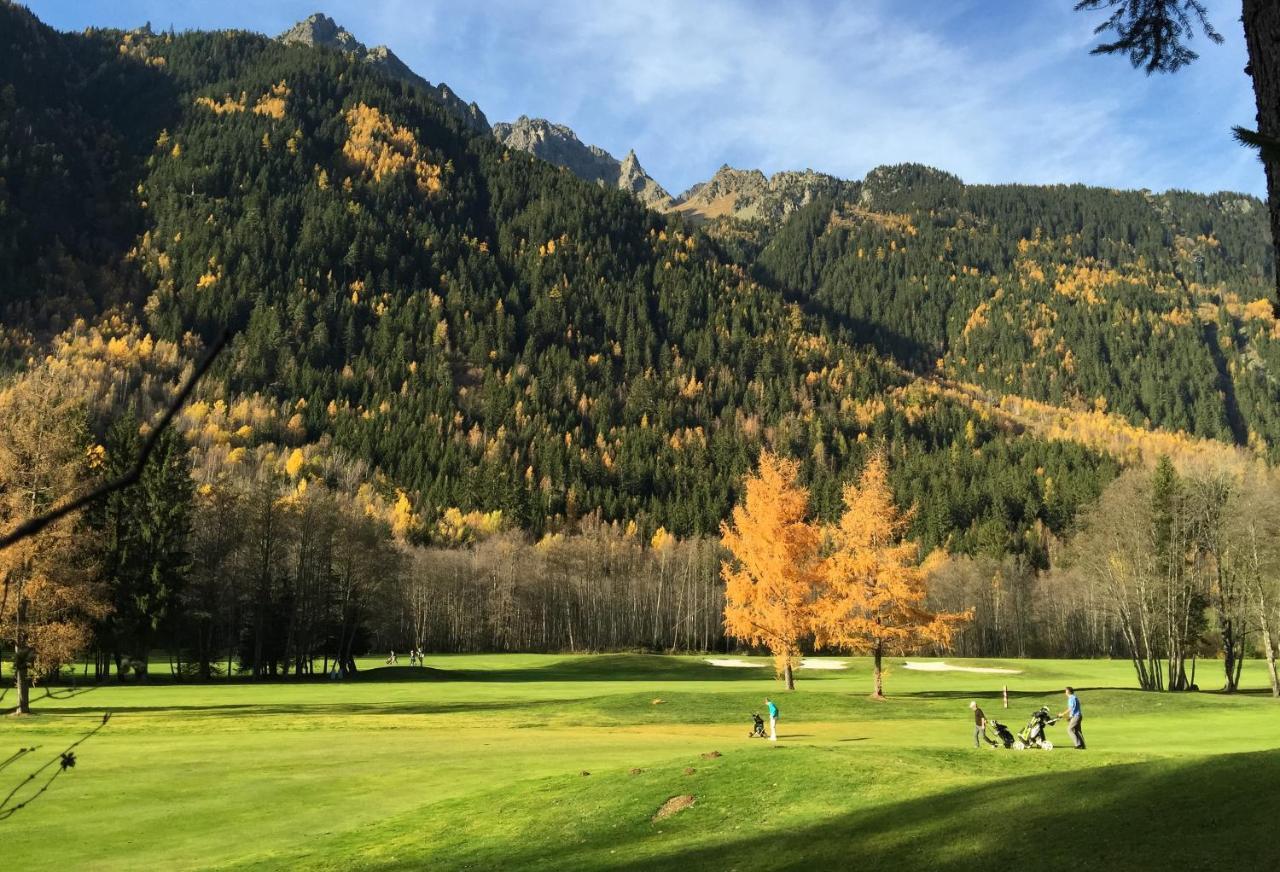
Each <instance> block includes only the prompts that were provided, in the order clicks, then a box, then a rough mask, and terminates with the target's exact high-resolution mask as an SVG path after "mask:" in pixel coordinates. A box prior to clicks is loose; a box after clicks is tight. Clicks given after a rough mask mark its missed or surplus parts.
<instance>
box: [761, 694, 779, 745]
mask: <svg viewBox="0 0 1280 872" xmlns="http://www.w3.org/2000/svg"><path fill="white" fill-rule="evenodd" d="M764 704H765V705H767V706H768V707H769V741H770V742H776V741H778V706H777V704H776V703H775V702H774V701H773V700H771V699H769V697H767V696H766V697H765V698H764Z"/></svg>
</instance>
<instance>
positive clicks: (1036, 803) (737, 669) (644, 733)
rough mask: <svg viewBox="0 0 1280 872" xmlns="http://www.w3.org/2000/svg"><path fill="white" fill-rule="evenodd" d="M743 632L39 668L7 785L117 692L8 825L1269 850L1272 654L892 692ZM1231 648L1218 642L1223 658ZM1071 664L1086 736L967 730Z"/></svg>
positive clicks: (1172, 856)
mask: <svg viewBox="0 0 1280 872" xmlns="http://www.w3.org/2000/svg"><path fill="white" fill-rule="evenodd" d="M734 659H735V660H736V665H735V666H720V665H712V663H710V662H708V660H707V659H706V658H701V657H692V656H690V657H676V656H660V655H596V656H554V655H476V656H466V655H455V656H438V657H430V656H429V657H428V658H427V666H426V667H410V666H385V665H383V664H382V661H381V660H366V661H362V662H361V664H360V665H361V670H360V672H359V674H358V677H357V678H355V679H353V680H348V681H330V680H326V679H316V680H311V681H305V682H295V681H288V680H284V681H279V682H271V683H266V682H259V683H252V682H248V681H239V680H235V681H230V682H227V681H215V682H213V683H207V684H178V683H172V682H169V681H166V680H165V679H164V678H163V677H161V676H159V675H153V676H152V678H151V680H150V682H149V683H146V684H136V683H128V684H114V683H111V684H103V685H99V686H95V685H88V686H80V687H74V686H72V685H70V684H68V685H66V686H60V687H50V688H47V689H46V688H37V690H36V691H35V693H34V694H33V700H32V702H33V709H34V711H35V712H36V714H35V715H33V716H31V717H27V718H5V719H3V720H0V751H2V752H3V754H0V757H7V756H8V755H9V754H10V753H11V752H14V751H17V750H18V749H19V748H23V747H30V746H31V745H36V746H38V748H37V751H35V752H34V753H32V754H29V755H27V756H25V757H23V758H22V759H20V760H18V761H17V762H15V763H13V764H12V765H10V766H8V767H6V768H5V769H4V770H3V771H2V772H0V775H2V776H3V783H2V784H0V786H3V788H4V792H6V793H7V792H8V791H9V790H10V789H11V788H13V787H15V786H18V785H19V784H20V782H21V781H22V779H23V778H25V777H26V774H27V773H28V772H29V771H31V770H33V769H35V768H36V767H38V766H39V765H40V764H42V763H44V762H46V760H47V759H51V758H56V757H57V754H58V752H60V751H61V750H63V749H64V748H65V747H66V746H68V745H70V743H71V742H74V741H75V740H76V739H77V738H79V737H81V736H83V735H84V734H85V733H87V732H88V731H89V730H91V729H92V728H93V727H94V726H95V725H97V724H98V723H100V722H101V718H102V714H103V712H105V711H110V712H111V713H112V718H111V720H110V722H109V724H108V725H107V726H106V727H105V728H104V729H102V730H101V731H100V732H98V733H97V734H96V735H94V736H93V737H92V738H90V739H89V740H88V741H86V742H84V743H83V744H82V745H80V746H79V747H78V748H77V749H76V753H77V764H76V766H75V768H74V769H71V770H68V771H67V772H65V773H64V774H63V775H62V776H61V777H59V778H57V779H55V780H54V782H53V783H52V785H51V786H50V787H49V789H48V790H47V791H46V792H45V793H44V794H43V795H40V796H38V797H37V798H36V799H35V800H34V801H33V802H32V803H31V804H30V805H29V806H27V807H26V808H24V809H22V810H20V811H19V812H17V813H16V814H15V815H13V816H12V817H10V818H8V819H7V820H4V821H2V822H0V844H3V855H4V864H3V865H4V867H5V868H8V869H26V870H34V869H87V868H93V869H148V868H150V869H168V868H215V869H221V868H231V869H283V868H308V869H310V868H316V869H350V868H370V869H384V868H385V869H390V868H404V869H414V868H430V869H557V870H560V869H648V868H676V867H679V868H681V869H685V870H689V869H742V870H746V869H752V868H771V869H777V868H788V869H802V868H858V869H943V870H945V869H971V868H978V867H989V868H1000V869H1006V868H1017V867H1019V866H1024V865H1028V864H1036V865H1037V866H1041V867H1045V868H1055V867H1064V868H1070V867H1072V866H1073V865H1074V866H1076V867H1077V868H1103V867H1109V868H1116V869H1169V868H1179V869H1217V868H1227V867H1230V868H1237V869H1264V868H1275V866H1276V864H1277V863H1278V862H1280V844H1278V843H1277V840H1276V839H1275V837H1274V826H1275V823H1276V821H1277V816H1278V815H1280V794H1278V793H1277V792H1276V788H1275V786H1276V784H1277V783H1280V755H1278V754H1277V749H1278V748H1280V704H1278V703H1277V702H1276V701H1275V700H1273V699H1272V698H1271V697H1270V695H1269V694H1268V693H1266V692H1264V688H1265V686H1266V675H1265V667H1264V665H1263V664H1262V663H1260V662H1252V661H1251V662H1249V663H1247V664H1246V667H1245V670H1244V680H1243V685H1244V688H1245V689H1244V691H1243V692H1241V693H1238V694H1234V695H1230V696H1228V695H1223V694H1218V693H1213V692H1200V693H1185V694H1160V693H1144V692H1141V691H1138V690H1136V689H1134V682H1133V676H1132V669H1131V667H1130V665H1129V664H1128V663H1127V662H1123V661H1099V660H1095V661H1065V660H1061V661H1049V660H1000V661H992V660H983V661H967V660H961V659H951V660H947V661H945V663H943V662H941V661H926V660H923V659H917V658H911V659H910V660H909V661H908V660H904V659H902V658H894V659H893V660H891V661H889V664H888V672H887V675H886V691H887V693H888V695H889V699H888V700H887V701H884V702H877V701H873V700H871V699H869V698H868V692H869V690H870V663H869V661H866V660H863V659H860V658H849V659H846V658H839V659H828V658H824V659H823V660H822V661H820V662H818V663H814V664H813V666H815V667H822V668H801V669H800V670H798V673H797V690H796V691H795V692H793V693H784V692H781V691H780V689H779V685H778V683H777V682H776V681H775V680H774V678H773V670H772V668H771V664H770V662H769V661H767V660H765V659H763V658H734ZM908 662H911V663H913V664H916V665H920V664H924V665H926V666H927V667H930V668H926V669H918V668H907V667H906V664H907V663H908ZM1216 666H1217V664H1215V663H1212V662H1209V663H1202V664H1201V667H1202V673H1201V676H1202V680H1203V682H1204V683H1205V684H1210V683H1211V682H1212V681H1213V680H1214V679H1216V674H1214V673H1213V670H1214V668H1215V667H1216ZM753 667H754V668H753ZM833 667H834V668H833ZM838 667H844V668H838ZM944 667H945V668H944ZM954 667H967V668H978V669H984V670H985V669H992V670H995V669H999V670H1011V671H1007V672H982V671H962V670H957V669H955V668H954ZM154 668H155V670H156V672H159V671H160V664H159V663H157V664H156V665H155V667H154ZM1068 683H1070V684H1073V685H1074V686H1075V687H1076V690H1077V692H1078V693H1079V695H1080V698H1081V702H1082V705H1083V709H1084V715H1085V719H1084V732H1085V735H1086V737H1087V740H1088V743H1089V749H1088V750H1087V751H1084V752H1076V751H1073V750H1072V749H1071V747H1070V741H1069V740H1068V738H1067V734H1066V728H1065V722H1059V723H1058V724H1056V725H1055V726H1052V727H1050V728H1049V731H1048V735H1049V738H1050V740H1052V741H1053V742H1054V744H1055V746H1056V747H1055V749H1054V750H1052V751H1043V750H1025V751H1017V750H1004V749H998V750H991V749H986V748H984V749H982V750H975V749H974V748H973V747H972V742H973V729H972V725H973V719H972V715H971V713H970V711H969V709H968V703H969V701H970V700H971V699H976V700H977V701H978V702H979V704H980V705H981V706H983V707H984V709H985V710H986V712H987V715H988V717H989V718H991V719H995V720H999V721H1001V722H1002V723H1006V724H1008V725H1009V726H1010V728H1011V729H1012V730H1014V731H1015V732H1016V731H1017V730H1019V729H1020V728H1021V727H1022V726H1023V725H1024V724H1025V722H1026V720H1027V718H1028V717H1029V715H1030V714H1031V712H1032V711H1034V710H1035V709H1036V708H1038V707H1039V706H1041V705H1048V706H1050V708H1051V709H1052V710H1053V712H1054V713H1055V714H1056V713H1057V712H1058V711H1060V710H1061V709H1062V708H1063V694H1062V687H1063V686H1064V685H1065V684H1068ZM1005 684H1007V685H1008V688H1009V708H1008V710H1007V711H1006V710H1005V709H1004V708H1003V706H1002V702H1001V691H1002V687H1003V686H1004V685H1005ZM766 695H770V696H771V697H772V698H773V699H775V700H776V701H777V702H778V704H779V706H780V708H781V718H780V719H779V722H778V737H779V740H778V742H777V744H776V745H774V744H772V743H770V742H768V741H767V740H761V739H750V738H748V733H749V731H750V726H751V715H752V713H753V712H757V711H763V709H764V697H765V696H766ZM51 768H52V767H51ZM48 771H49V770H46V773H45V774H46V775H47V774H48ZM33 783H34V784H37V785H38V784H39V783H40V781H36V782H33ZM24 790H26V791H27V792H30V788H24ZM23 795H24V793H23V791H22V790H20V791H19V793H18V799H21V797H22V796H23ZM682 797H683V798H684V799H681V798H682ZM673 798H675V799H676V801H675V802H674V803H672V804H671V805H670V806H668V810H670V809H671V808H675V809H677V810H676V811H674V812H673V813H671V814H670V815H669V816H666V817H656V815H657V813H658V812H659V809H661V808H663V806H664V804H667V803H668V801H669V800H672V799H673Z"/></svg>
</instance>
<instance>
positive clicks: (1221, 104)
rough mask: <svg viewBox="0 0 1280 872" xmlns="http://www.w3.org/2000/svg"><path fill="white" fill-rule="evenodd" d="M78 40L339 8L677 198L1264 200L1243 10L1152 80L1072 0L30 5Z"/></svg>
mask: <svg viewBox="0 0 1280 872" xmlns="http://www.w3.org/2000/svg"><path fill="white" fill-rule="evenodd" d="M24 2H25V3H26V5H28V6H29V7H30V8H31V10H32V11H33V12H35V14H36V15H38V16H39V17H40V18H41V19H42V20H43V21H45V22H46V23H48V24H50V25H51V26H53V27H56V28H58V29H60V30H81V29H83V28H84V27H86V26H90V25H96V26H102V27H135V26H139V25H141V24H143V23H144V22H147V21H150V22H151V25H152V27H154V28H156V29H168V28H169V27H170V26H172V27H174V28H175V29H177V30H179V31H181V30H187V29H211V28H229V27H235V28H241V29H245V30H255V31H260V32H263V33H267V34H270V35H276V34H278V33H280V32H281V31H283V30H285V29H287V28H288V27H289V26H290V25H292V24H293V23H294V22H295V21H298V20H300V19H302V18H305V17H306V16H307V15H309V14H311V13H313V12H324V13H326V14H328V15H330V16H331V17H332V18H334V19H335V20H336V21H337V22H338V24H340V25H342V26H343V27H345V28H346V29H347V30H349V31H351V32H352V33H353V34H354V35H355V37H356V38H357V39H359V40H360V41H361V42H363V43H365V44H366V45H368V46H374V45H379V44H385V45H388V46H389V47H390V48H391V49H392V50H393V51H394V52H395V53H396V54H397V55H399V57H400V58H401V60H403V61H404V62H405V63H407V64H408V65H409V66H410V67H411V68H413V70H414V71H415V72H417V73H418V74H419V75H421V76H423V77H424V78H426V79H428V80H430V81H432V82H440V81H444V82H447V83H448V84H449V86H450V87H451V88H453V90H454V91H455V92H457V93H458V94H459V95H460V96H462V97H464V98H466V99H467V100H475V101H476V102H477V103H478V104H479V105H480V108H481V109H483V110H484V112H485V114H486V115H487V116H488V118H489V120H490V121H491V122H496V121H510V120H514V119H515V118H517V117H518V116H520V115H529V116H532V117H542V118H547V119H550V120H552V121H555V122H558V123H562V124H567V125H569V126H570V127H572V128H573V129H574V130H575V131H576V132H577V134H578V136H579V138H581V139H582V140H583V142H586V143H589V144H595V145H599V146H601V147H602V148H605V149H607V150H608V151H610V152H611V153H613V154H614V155H615V156H617V157H619V158H621V157H622V156H623V155H625V154H626V152H627V150H628V149H631V148H634V149H635V151H636V154H637V156H638V157H639V159H640V163H641V165H642V166H644V168H645V169H646V170H647V171H648V172H649V174H650V175H651V176H653V177H654V178H655V179H657V180H658V181H659V182H660V183H661V184H662V185H663V186H664V187H666V188H667V189H668V190H670V191H671V192H672V193H679V192H680V191H683V190H684V189H686V188H688V187H689V186H690V185H692V184H694V183H695V182H698V181H702V180H704V179H706V178H709V177H710V176H711V175H712V174H713V173H714V172H715V171H716V170H717V169H718V168H719V167H720V166H721V165H722V164H730V165H732V166H735V167H739V168H744V169H750V168H758V169H761V170H763V171H764V172H765V173H767V174H772V173H774V172H776V171H778V170H788V169H805V168H810V169H814V170H818V171H821V172H826V173H830V174H832V175H836V176H840V177H841V178H850V179H857V178H861V177H862V176H864V175H865V174H866V172H867V171H868V170H870V169H872V168H873V167H876V166H879V165H881V164H892V163H902V162H907V161H912V162H919V163H925V164H929V165H931V166H935V167H938V168H941V169H944V170H948V171H950V172H953V173H955V174H957V175H959V176H960V177H961V178H963V179H964V180H965V181H966V182H973V183H994V182H1021V183H1029V184H1050V183H1060V182H1062V183H1071V182H1083V183H1086V184H1090V185H1101V186H1105V187H1112V188H1149V189H1151V190H1155V191H1163V190H1167V189H1169V188H1181V189H1188V190H1193V191H1205V192H1210V191H1219V190H1231V191H1244V192H1247V193H1252V194H1257V195H1260V196H1261V195H1263V194H1264V191H1265V180H1264V177H1263V172H1262V166H1261V164H1260V163H1259V162H1258V160H1257V158H1256V157H1255V156H1254V154H1253V153H1252V152H1250V151H1248V150H1246V149H1243V148H1241V147H1240V146H1238V145H1237V144H1235V142H1234V141H1233V140H1232V138H1231V127H1232V126H1233V125H1235V124H1242V125H1244V126H1246V127H1253V126H1255V117H1256V107H1255V104H1254V98H1253V91H1252V88H1251V85H1250V82H1249V79H1248V77H1247V76H1246V75H1245V74H1244V72H1243V69H1244V66H1245V62H1246V55H1245V46H1244V37H1243V32H1242V27H1241V24H1240V20H1239V18H1240V0H1207V2H1206V5H1207V6H1208V7H1209V11H1210V19H1211V21H1212V22H1213V23H1214V25H1215V26H1216V27H1217V29H1218V30H1219V31H1220V32H1221V33H1222V34H1223V36H1224V37H1225V38H1226V41H1225V43H1224V44H1223V45H1220V46H1219V45H1214V44H1212V43H1210V42H1209V41H1208V40H1206V39H1204V38H1203V37H1202V36H1200V35H1197V38H1196V39H1195V40H1194V41H1193V47H1194V48H1195V49H1197V50H1198V51H1199V52H1200V59H1199V60H1198V61H1196V62H1195V63H1194V64H1192V65H1191V66H1190V67H1187V68H1185V69H1183V70H1182V71H1180V72H1178V73H1176V74H1174V75H1159V74H1157V75H1155V76H1147V75H1145V74H1144V73H1143V72H1142V71H1141V70H1135V69H1133V68H1132V67H1130V66H1129V63H1128V61H1127V60H1126V59H1124V58H1122V57H1095V56H1091V55H1090V54H1089V49H1090V48H1091V47H1092V46H1093V45H1094V44H1096V42H1097V37H1095V36H1094V35H1093V33H1092V30H1093V27H1094V25H1095V24H1096V23H1097V22H1098V21H1099V20H1100V16H1101V13H1096V12H1095V13H1073V12H1072V11H1071V9H1072V6H1073V5H1074V0H844V2H837V0H799V2H796V0H792V2H787V3H785V4H784V3H779V2H776V0H642V2H634V0H633V2H614V0H494V2H483V0H274V2H264V0H240V2H234V3H230V2H212V0H24Z"/></svg>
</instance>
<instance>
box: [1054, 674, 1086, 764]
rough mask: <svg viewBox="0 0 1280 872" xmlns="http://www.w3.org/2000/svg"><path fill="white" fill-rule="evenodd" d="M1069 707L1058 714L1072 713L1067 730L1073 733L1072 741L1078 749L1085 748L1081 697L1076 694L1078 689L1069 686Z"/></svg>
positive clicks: (1067, 692) (1067, 690)
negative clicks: (1081, 722) (1081, 717)
mask: <svg viewBox="0 0 1280 872" xmlns="http://www.w3.org/2000/svg"><path fill="white" fill-rule="evenodd" d="M1066 694H1067V709H1066V711H1064V712H1062V713H1061V714H1059V715H1058V717H1060V718H1065V717H1067V716H1068V715H1070V717H1071V720H1069V721H1067V732H1068V733H1069V734H1070V735H1071V741H1072V743H1073V744H1074V745H1075V746H1076V750H1077V751H1083V750H1084V731H1082V730H1081V729H1080V697H1078V696H1076V689H1075V688H1074V687H1068V688H1067V689H1066Z"/></svg>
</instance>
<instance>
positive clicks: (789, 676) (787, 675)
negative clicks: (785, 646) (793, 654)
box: [782, 657, 796, 690]
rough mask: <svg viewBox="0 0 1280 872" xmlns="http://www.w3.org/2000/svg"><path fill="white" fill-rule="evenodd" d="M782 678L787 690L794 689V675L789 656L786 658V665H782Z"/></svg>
mask: <svg viewBox="0 0 1280 872" xmlns="http://www.w3.org/2000/svg"><path fill="white" fill-rule="evenodd" d="M782 678H783V681H785V682H786V685H787V690H795V689H796V676H795V673H794V672H792V670H791V658H790V657H788V658H787V665H786V666H784V667H782Z"/></svg>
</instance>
